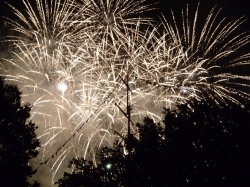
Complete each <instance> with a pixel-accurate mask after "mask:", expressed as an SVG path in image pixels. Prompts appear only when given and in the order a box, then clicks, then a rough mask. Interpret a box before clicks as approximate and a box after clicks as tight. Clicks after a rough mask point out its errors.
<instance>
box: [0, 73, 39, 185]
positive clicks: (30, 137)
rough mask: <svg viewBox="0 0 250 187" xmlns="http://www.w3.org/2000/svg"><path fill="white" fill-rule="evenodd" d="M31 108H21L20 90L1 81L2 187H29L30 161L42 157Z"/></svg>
mask: <svg viewBox="0 0 250 187" xmlns="http://www.w3.org/2000/svg"><path fill="white" fill-rule="evenodd" d="M30 110H31V106H30V105H29V104H25V105H21V92H20V91H19V90H18V88H17V86H15V85H12V84H7V83H6V82H5V81H4V79H3V78H2V77H1V78H0V186H4V187H17V186H18V187H27V186H29V185H31V184H30V183H29V182H28V177H30V176H32V175H33V174H34V172H33V171H32V168H31V166H29V160H30V159H32V158H35V157H36V156H37V155H38V151H37V148H38V147H39V146H40V143H39V141H38V139H37V136H36V134H35V130H36V128H37V127H36V126H35V124H34V123H32V122H31V121H28V118H29V117H30ZM36 184H37V183H36Z"/></svg>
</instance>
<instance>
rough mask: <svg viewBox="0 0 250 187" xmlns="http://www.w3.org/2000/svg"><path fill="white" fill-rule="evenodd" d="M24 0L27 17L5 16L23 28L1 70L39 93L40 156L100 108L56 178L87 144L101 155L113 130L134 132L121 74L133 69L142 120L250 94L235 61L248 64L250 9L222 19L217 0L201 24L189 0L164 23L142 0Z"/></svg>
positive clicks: (28, 92) (34, 95) (33, 97)
mask: <svg viewBox="0 0 250 187" xmlns="http://www.w3.org/2000/svg"><path fill="white" fill-rule="evenodd" d="M23 2H24V4H25V7H26V14H28V15H29V17H26V16H25V15H26V14H22V13H21V12H19V11H18V10H17V9H15V8H14V7H12V9H13V12H14V14H15V15H16V16H17V17H18V18H19V19H20V22H21V24H19V21H12V20H10V19H7V21H8V24H9V25H10V26H11V27H12V29H13V30H15V31H16V32H17V33H18V34H17V36H16V35H14V36H10V39H9V41H11V42H12V43H14V46H15V50H14V51H13V58H12V59H6V60H7V62H8V63H7V64H6V63H5V65H6V67H5V68H4V69H3V68H1V71H5V73H4V74H5V75H6V77H7V79H8V80H12V81H16V82H17V84H18V86H19V87H20V88H21V90H22V92H23V100H24V102H26V101H29V102H31V103H34V107H33V110H32V119H33V121H34V122H36V124H37V125H39V129H40V131H41V132H42V133H40V136H39V137H40V138H41V141H42V143H43V147H42V151H41V153H42V155H41V160H42V161H44V160H46V158H47V157H48V155H49V156H50V155H52V154H54V152H55V151H56V150H57V149H58V148H60V147H61V146H62V142H65V141H66V140H67V138H68V137H71V135H72V134H74V133H75V132H76V131H77V129H79V127H81V126H82V124H83V123H84V122H85V121H86V119H88V118H89V116H92V115H93V114H95V115H94V116H93V118H91V119H90V120H89V121H88V123H87V124H85V125H84V127H83V129H82V130H81V131H79V132H78V131H77V133H76V136H75V138H74V139H72V140H71V141H70V143H68V144H67V145H65V146H64V147H63V149H62V150H61V152H60V153H58V156H57V158H56V159H55V160H54V161H53V164H52V170H53V178H54V177H55V175H56V173H57V171H59V168H60V167H61V165H63V161H64V160H66V159H67V158H71V157H74V156H75V157H78V156H80V155H85V156H86V157H87V154H89V155H90V156H91V157H92V159H93V160H95V152H96V150H97V149H98V148H99V147H100V146H101V145H105V144H112V141H113V139H114V136H113V131H114V130H115V131H118V132H120V134H122V135H125V134H126V130H127V129H126V125H125V124H126V117H125V116H124V115H123V114H122V113H121V111H120V110H119V109H118V108H117V107H116V106H115V104H116V103H117V104H118V105H119V106H120V107H121V108H126V93H125V92H126V85H124V84H123V83H122V81H121V80H120V77H123V76H125V75H126V74H127V73H129V80H130V82H129V84H130V87H131V90H132V97H131V101H130V103H131V105H132V107H133V110H132V113H131V115H132V117H133V119H134V120H140V119H142V118H143V117H144V116H145V115H148V116H150V117H152V118H153V119H155V120H160V115H159V114H160V113H161V110H162V107H173V106H175V105H176V104H179V103H185V102H186V101H187V100H189V99H191V98H195V99H198V100H200V99H207V100H209V98H211V97H214V98H215V101H216V103H218V104H219V103H220V102H228V101H230V102H235V103H238V104H241V99H244V98H246V99H249V98H250V96H249V94H248V93H246V92H245V91H244V90H243V89H238V87H239V86H242V87H249V84H247V83H242V82H241V80H249V77H248V76H243V75H241V76H240V75H238V74H235V73H232V71H230V70H232V67H233V68H235V67H238V66H247V65H249V58H250V54H243V55H236V56H237V57H231V54H233V53H237V51H238V50H239V49H240V48H241V47H242V46H244V45H246V44H247V43H248V41H249V35H248V34H247V33H242V34H239V35H237V32H236V29H237V28H238V27H239V26H240V25H241V23H242V22H243V21H244V20H243V19H239V20H236V21H235V22H226V20H225V19H222V20H218V18H217V17H218V14H219V11H218V12H216V9H212V10H211V12H210V13H209V15H208V17H207V19H206V21H205V22H204V25H203V28H202V29H201V31H199V30H198V28H197V23H198V21H197V20H198V19H199V16H198V15H199V12H198V8H197V11H196V13H195V14H194V20H193V24H191V25H192V27H191V26H190V24H189V20H190V18H189V16H188V15H189V13H188V9H186V10H185V11H183V13H182V15H183V23H181V27H179V24H178V23H177V21H176V20H175V17H174V14H173V17H172V19H173V23H171V22H168V21H167V19H166V18H163V21H162V24H161V25H159V26H155V25H153V24H152V23H149V22H148V21H150V19H148V18H145V19H144V18H140V17H138V15H140V14H141V13H143V12H144V11H148V10H149V9H150V6H149V5H143V3H144V1H133V0H116V1H115V0H108V1H103V0H97V1H94V0H81V1H67V0H66V1H62V0H51V1H48V0H44V1H42V0H37V2H36V7H35V8H34V7H33V5H31V4H30V3H29V2H28V0H23ZM35 9H37V11H35ZM136 16H137V17H136ZM145 23H148V24H147V26H145ZM162 30H163V31H162ZM230 68H231V69H230ZM233 72H235V71H233ZM212 78H213V81H211V79H212ZM211 84H212V85H211ZM235 85H237V86H238V87H235ZM114 88H115V89H114ZM111 91H112V94H111V95H110V96H109V97H108V99H107V100H105V103H104V105H102V107H101V108H100V109H99V107H100V104H101V103H102V101H104V98H106V97H107V96H108V95H109V94H110V93H111ZM212 92H214V93H212ZM97 109H98V110H97ZM114 124H116V125H114ZM132 128H133V127H132ZM132 130H133V129H132ZM72 150H73V152H72Z"/></svg>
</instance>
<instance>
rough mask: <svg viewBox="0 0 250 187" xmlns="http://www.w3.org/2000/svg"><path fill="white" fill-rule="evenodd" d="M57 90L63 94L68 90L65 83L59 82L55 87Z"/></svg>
mask: <svg viewBox="0 0 250 187" xmlns="http://www.w3.org/2000/svg"><path fill="white" fill-rule="evenodd" d="M56 88H57V90H59V91H61V92H62V93H64V92H65V91H66V90H67V89H68V85H67V84H66V83H65V82H59V83H58V84H57V86H56Z"/></svg>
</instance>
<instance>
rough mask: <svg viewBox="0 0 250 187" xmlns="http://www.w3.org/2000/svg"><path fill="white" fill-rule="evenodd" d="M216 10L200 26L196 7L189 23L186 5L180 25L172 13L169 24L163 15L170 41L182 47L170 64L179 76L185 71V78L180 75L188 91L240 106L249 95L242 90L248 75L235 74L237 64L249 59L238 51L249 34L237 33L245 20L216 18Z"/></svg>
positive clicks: (217, 11) (246, 86) (247, 86)
mask: <svg viewBox="0 0 250 187" xmlns="http://www.w3.org/2000/svg"><path fill="white" fill-rule="evenodd" d="M219 13H220V9H219V10H217V9H216V7H214V8H213V9H212V10H211V11H210V13H209V14H208V16H207V18H206V20H205V21H204V23H203V27H201V29H200V28H198V25H197V22H198V20H199V6H198V7H197V10H196V13H195V14H194V18H193V21H192V24H190V20H191V18H190V15H189V10H188V7H187V9H186V10H183V12H182V27H179V24H178V23H177V22H176V19H175V15H174V13H173V12H172V23H171V22H169V20H166V18H164V17H163V26H164V28H165V30H166V32H167V33H169V38H170V40H171V41H172V42H175V43H176V45H177V46H181V47H182V48H183V50H184V51H183V52H184V54H185V55H183V58H182V59H178V60H179V62H174V63H173V65H175V67H174V68H175V69H176V70H177V71H178V72H180V74H179V75H181V76H183V75H184V72H186V73H187V75H186V76H184V78H180V80H181V82H180V84H181V85H182V86H183V87H186V88H187V89H188V90H189V89H190V88H192V89H195V90H197V91H199V92H200V93H199V94H197V95H199V96H200V97H201V98H202V99H206V97H207V96H206V95H209V97H211V98H213V99H214V100H215V102H216V103H217V104H220V103H221V102H224V103H227V102H234V103H237V104H240V105H241V104H242V103H241V102H242V101H243V100H249V98H250V95H249V94H248V93H247V92H246V91H244V90H246V88H249V84H246V83H245V82H246V80H247V81H248V80H249V79H250V77H249V76H242V75H239V74H236V73H240V72H237V70H236V68H237V67H240V66H246V65H249V62H250V58H249V57H250V54H243V55H242V54H241V53H240V49H241V48H242V47H244V46H245V45H247V44H249V41H250V40H249V39H250V36H249V33H240V34H237V29H239V27H240V26H241V24H242V23H244V21H245V20H246V19H244V18H240V19H238V20H236V21H234V22H227V21H226V19H225V18H223V19H219V18H218V17H219ZM201 25H202V24H201ZM235 56H236V57H235ZM172 71H173V70H171V71H170V72H172ZM182 72H183V73H182ZM232 72H234V73H232ZM177 77H178V75H177ZM211 84H212V85H211ZM211 89H213V91H211ZM191 93H193V92H192V91H191ZM205 93H206V94H205ZM211 93H213V94H211ZM242 99H243V100H242ZM243 102H244V101H243Z"/></svg>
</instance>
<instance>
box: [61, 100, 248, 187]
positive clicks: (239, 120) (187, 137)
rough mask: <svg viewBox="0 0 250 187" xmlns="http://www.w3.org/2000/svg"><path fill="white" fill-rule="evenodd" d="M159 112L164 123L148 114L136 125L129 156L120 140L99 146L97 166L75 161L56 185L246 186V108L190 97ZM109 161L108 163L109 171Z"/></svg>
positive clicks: (134, 186)
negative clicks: (71, 183) (95, 182)
mask: <svg viewBox="0 0 250 187" xmlns="http://www.w3.org/2000/svg"><path fill="white" fill-rule="evenodd" d="M163 113H164V115H165V117H164V120H163V124H164V125H161V124H159V123H158V124H157V123H154V121H153V120H152V119H150V118H147V117H146V118H145V119H144V121H143V124H140V123H138V124H137V132H138V133H137V135H136V136H137V137H136V138H135V137H134V139H133V143H132V146H133V148H132V151H131V154H127V153H126V151H125V150H126V145H124V142H123V141H117V142H115V143H114V146H113V147H112V148H108V147H105V148H103V149H101V150H100V152H99V161H98V163H97V166H96V167H95V166H94V165H93V164H92V165H91V170H90V168H88V167H87V168H86V167H85V164H84V163H83V162H82V161H81V160H78V161H77V160H73V161H74V164H75V167H76V168H77V169H74V172H73V174H70V173H65V174H64V177H63V178H62V179H60V180H59V182H58V184H59V187H66V186H67V187H73V186H74V185H69V184H70V181H71V182H72V181H74V182H75V181H79V183H78V185H79V186H80V184H82V186H83V187H90V186H94V185H93V184H87V183H81V182H80V180H82V179H83V178H89V179H90V178H91V177H92V178H91V180H92V181H99V182H100V184H99V186H105V185H108V184H113V185H116V186H124V187H141V186H143V187H166V186H167V187H188V186H190V187H191V186H192V187H200V186H202V187H217V186H218V187H231V186H232V187H235V186H241V187H246V186H250V179H249V176H250V175H249V174H250V170H249V168H250V161H249V158H250V119H249V113H250V107H249V106H245V107H244V108H241V107H240V106H221V107H218V106H213V104H210V103H206V102H202V101H201V102H197V101H190V102H189V103H187V104H184V105H179V106H177V108H176V110H173V111H171V110H169V109H164V112H163ZM164 126H165V128H164ZM125 142H126V141H125ZM76 161H77V162H76ZM79 161H81V162H79ZM84 162H86V161H84ZM107 164H111V167H110V169H109V170H108V171H107V169H106V168H105V166H107ZM80 166H81V168H80ZM79 168H80V170H79ZM80 171H81V172H80ZM90 171H92V173H90ZM86 172H87V174H85V173H86ZM89 174H91V175H89ZM76 175H77V177H75V176H76Z"/></svg>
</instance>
